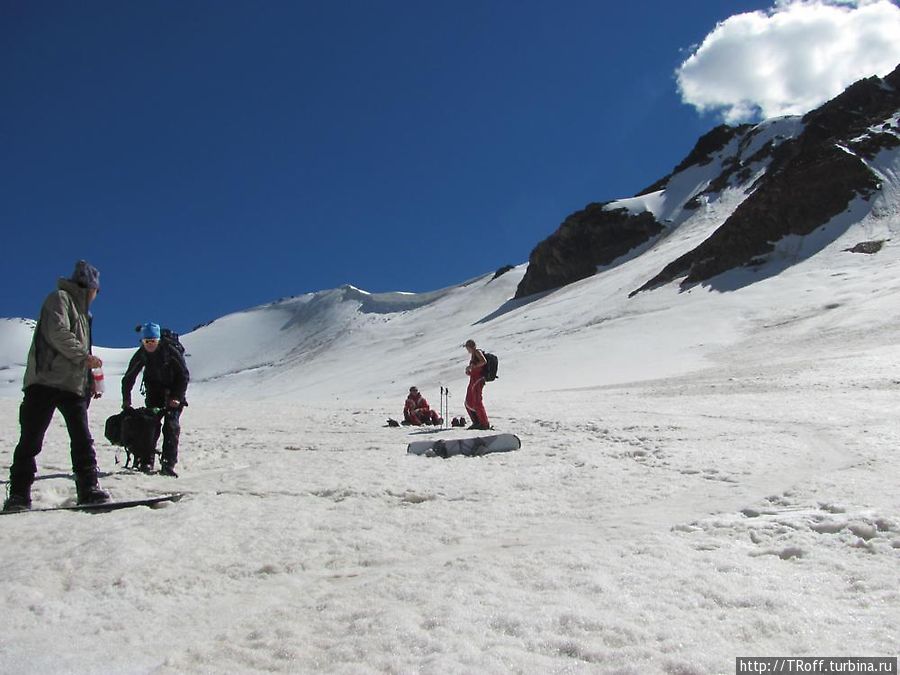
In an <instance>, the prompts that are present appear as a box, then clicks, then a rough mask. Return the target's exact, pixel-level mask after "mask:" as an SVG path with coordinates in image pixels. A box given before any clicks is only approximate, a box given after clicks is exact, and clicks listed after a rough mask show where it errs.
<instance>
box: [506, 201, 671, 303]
mask: <svg viewBox="0 0 900 675" xmlns="http://www.w3.org/2000/svg"><path fill="white" fill-rule="evenodd" d="M604 207H605V204H589V205H588V206H587V207H586V208H584V209H583V210H581V211H578V212H577V213H573V214H572V215H570V216H569V217H568V218H566V219H565V221H563V223H562V225H560V226H559V229H558V230H557V231H556V232H554V233H553V234H552V235H550V236H549V237H548V238H547V239H545V240H544V241H542V242H541V243H540V244H538V245H537V247H535V249H534V250H533V251H532V252H531V256H530V257H529V260H528V269H527V271H526V272H525V276H524V277H523V278H522V281H520V282H519V286H518V288H517V289H516V295H515V297H516V298H523V297H525V296H528V295H532V294H534V293H540V292H542V291H547V290H550V289H553V288H558V287H560V286H565V285H566V284H571V283H573V282H575V281H579V280H581V279H585V278H587V277H589V276H592V275H593V274H595V273H596V271H597V267H599V266H601V265H608V264H610V263H612V262H613V261H614V260H615V259H616V258H619V257H621V256H623V255H625V254H626V253H628V252H629V251H630V250H632V249H633V248H635V247H636V246H640V245H641V244H643V243H645V242H646V241H648V240H649V239H650V238H651V237H654V236H656V235H658V234H659V233H660V232H662V230H663V226H662V225H660V224H659V223H658V222H657V221H656V219H655V218H654V217H653V214H651V213H646V212H645V213H640V214H632V213H630V212H629V211H627V210H626V209H614V210H606V209H605V208H604Z"/></svg>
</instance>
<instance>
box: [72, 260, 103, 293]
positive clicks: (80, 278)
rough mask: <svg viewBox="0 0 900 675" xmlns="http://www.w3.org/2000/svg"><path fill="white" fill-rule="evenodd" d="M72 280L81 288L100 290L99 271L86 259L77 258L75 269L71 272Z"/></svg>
mask: <svg viewBox="0 0 900 675" xmlns="http://www.w3.org/2000/svg"><path fill="white" fill-rule="evenodd" d="M72 281H74V282H75V283H76V284H78V285H79V286H81V287H82V288H93V289H96V290H98V291H99V290H100V272H98V271H97V268H96V267H94V266H93V265H91V264H90V263H89V262H88V261H87V260H79V261H78V262H77V263H75V271H74V272H72Z"/></svg>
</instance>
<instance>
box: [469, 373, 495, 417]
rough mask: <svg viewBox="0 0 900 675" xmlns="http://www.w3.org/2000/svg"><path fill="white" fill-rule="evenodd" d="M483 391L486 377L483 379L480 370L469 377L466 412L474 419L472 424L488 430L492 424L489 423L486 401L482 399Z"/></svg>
mask: <svg viewBox="0 0 900 675" xmlns="http://www.w3.org/2000/svg"><path fill="white" fill-rule="evenodd" d="M482 389H484V377H482V375H481V369H480V368H479V369H478V373H472V375H470V376H469V386H468V388H467V389H466V410H467V411H468V413H469V417H471V418H472V424H474V425H475V426H477V427H484V428H485V429H487V428H489V427H490V426H491V424H490V422H488V416H487V412H486V411H485V409H484V401H482V398H481V391H482Z"/></svg>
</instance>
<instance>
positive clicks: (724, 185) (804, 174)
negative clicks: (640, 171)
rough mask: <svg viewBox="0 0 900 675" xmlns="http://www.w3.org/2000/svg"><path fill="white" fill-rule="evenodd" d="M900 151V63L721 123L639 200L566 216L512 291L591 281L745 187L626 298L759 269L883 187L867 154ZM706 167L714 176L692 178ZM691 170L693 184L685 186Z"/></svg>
mask: <svg viewBox="0 0 900 675" xmlns="http://www.w3.org/2000/svg"><path fill="white" fill-rule="evenodd" d="M898 147H900V66H898V67H897V68H896V69H895V70H894V71H893V72H892V73H891V74H890V75H888V76H886V77H884V78H880V77H870V78H866V79H864V80H860V81H859V82H856V83H855V84H853V85H851V86H850V87H848V88H847V89H846V90H845V91H844V92H843V93H841V94H840V95H839V96H837V97H835V98H834V99H832V100H830V101H828V102H827V103H825V104H824V105H822V106H820V107H819V108H817V109H816V110H813V111H811V112H809V113H807V114H806V115H805V116H803V117H802V118H799V117H796V118H782V119H781V120H775V121H773V120H769V121H766V122H763V123H761V124H758V125H741V126H737V127H729V126H725V125H722V126H719V127H716V128H715V129H713V130H711V131H710V132H709V133H707V134H705V135H704V136H702V137H701V138H700V139H699V140H698V142H697V144H696V145H695V147H694V149H693V150H692V151H691V153H690V154H689V155H688V156H687V157H686V158H685V159H684V160H683V161H682V162H681V163H680V164H679V165H678V166H677V167H675V169H674V170H673V171H672V173H671V174H669V175H668V176H666V177H664V178H662V179H660V180H659V181H657V182H656V183H654V184H653V185H651V186H649V187H648V188H646V189H644V190H642V191H641V192H639V193H638V194H637V195H635V197H636V198H644V199H643V200H636V199H635V198H632V199H631V200H617V201H612V202H604V203H599V204H589V205H588V206H587V207H585V208H584V209H582V210H580V211H578V212H576V213H574V214H572V215H570V216H569V217H568V218H566V219H565V221H563V223H562V224H561V225H560V227H559V228H558V229H557V230H556V232H554V233H553V234H551V235H550V236H549V237H548V238H547V239H545V240H544V241H542V242H541V243H540V244H538V245H537V246H536V247H535V248H534V250H533V251H532V253H531V255H530V258H529V264H528V270H527V272H526V274H525V276H524V277H523V279H522V281H521V283H520V284H519V286H518V288H517V290H516V298H524V297H526V296H530V295H533V294H536V293H541V292H545V291H549V290H552V289H555V288H559V287H561V286H564V285H567V284H570V283H573V282H575V281H579V280H581V279H584V278H587V277H589V276H592V275H593V274H595V273H596V272H597V270H598V268H600V267H607V266H610V265H615V264H617V263H618V262H619V261H621V260H623V257H624V256H626V254H628V253H629V252H631V251H634V250H635V249H637V248H639V247H644V248H647V247H651V246H653V245H654V244H655V243H656V242H657V241H659V240H661V239H663V238H665V237H668V236H670V235H672V234H673V233H674V232H676V231H677V230H678V229H679V228H680V227H683V226H685V225H689V223H690V221H691V220H692V218H694V217H695V216H696V214H697V213H698V212H702V211H703V210H704V208H705V207H706V206H707V205H708V204H710V203H712V202H715V201H716V200H718V199H719V198H720V197H721V195H722V194H723V193H724V192H725V191H727V190H734V191H738V192H740V193H742V200H741V201H740V203H739V204H738V205H737V207H736V208H735V209H734V210H733V211H732V212H731V213H730V215H728V217H726V218H725V219H724V221H723V222H721V223H720V224H719V225H718V227H716V228H714V230H713V231H712V233H711V234H710V235H709V236H708V237H706V238H705V239H704V240H703V241H702V243H700V244H699V245H697V246H695V247H693V248H691V249H690V250H688V251H687V252H685V253H683V254H682V255H680V256H679V257H677V258H675V259H674V260H672V261H671V262H669V263H668V264H667V265H665V266H664V267H663V268H662V269H661V270H660V271H659V273H658V274H656V275H655V276H653V277H652V278H650V279H648V280H647V281H646V282H645V283H644V284H643V285H641V286H640V287H638V288H636V289H634V290H633V291H632V293H631V295H634V294H636V293H639V292H642V291H647V290H652V289H654V288H657V287H659V286H662V285H665V284H668V283H671V282H673V281H676V280H680V284H681V287H682V288H686V287H690V286H692V285H695V284H697V283H702V282H707V281H709V280H710V279H712V278H713V277H716V276H717V275H719V274H722V273H723V272H726V271H728V270H731V269H735V268H739V267H744V266H754V265H762V264H765V262H766V256H767V255H768V254H770V253H771V252H772V251H773V249H774V248H775V245H776V244H777V242H779V241H780V240H783V239H784V238H785V237H789V236H799V237H803V236H806V235H809V234H811V233H812V232H814V231H816V230H817V229H818V228H821V227H823V226H825V225H826V224H828V223H829V221H831V220H832V219H833V218H835V217H836V216H838V215H839V214H842V213H844V212H846V211H847V210H848V209H849V208H850V206H851V204H852V203H853V202H854V200H857V199H860V200H862V201H864V202H869V201H870V200H871V198H872V197H873V196H874V195H875V194H877V193H878V192H879V190H880V189H881V183H882V177H881V176H880V175H879V170H878V168H877V167H876V166H873V160H874V159H875V158H876V157H877V156H878V155H879V153H881V152H882V151H885V150H888V151H896V150H897V148H898ZM702 167H707V168H711V169H712V174H713V175H706V176H703V177H702V180H698V179H696V178H694V177H693V174H697V172H698V170H699V169H700V168H702ZM692 172H693V174H692ZM689 174H691V176H692V178H691V180H693V181H694V182H693V183H692V184H691V185H689V186H688V187H687V188H686V187H685V185H684V183H685V179H686V177H687V176H688V175H689ZM679 183H680V184H679ZM676 184H679V185H678V187H677V189H678V190H679V191H681V194H679V195H678V197H679V203H678V204H677V206H675V207H673V205H672V204H671V203H670V204H669V205H668V208H667V210H666V211H665V212H663V211H662V210H661V209H660V208H659V207H658V204H659V203H660V202H661V201H669V202H671V201H672V195H670V194H669V193H670V192H674V191H675V185H676ZM685 192H687V194H685ZM862 210H863V211H865V209H862Z"/></svg>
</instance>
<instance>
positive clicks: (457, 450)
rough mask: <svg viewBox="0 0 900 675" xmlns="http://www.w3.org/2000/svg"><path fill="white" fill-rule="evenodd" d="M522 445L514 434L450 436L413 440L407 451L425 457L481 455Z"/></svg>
mask: <svg viewBox="0 0 900 675" xmlns="http://www.w3.org/2000/svg"><path fill="white" fill-rule="evenodd" d="M521 447H522V442H521V441H520V440H519V437H518V436H516V435H514V434H494V435H492V436H475V437H473V438H448V439H438V440H431V441H413V442H412V443H410V444H409V445H408V446H407V448H406V452H407V453H409V454H411V455H424V456H425V457H444V458H447V457H455V456H456V455H464V456H466V457H480V456H481V455H489V454H490V453H492V452H511V451H512V450H518V449H519V448H521Z"/></svg>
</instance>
